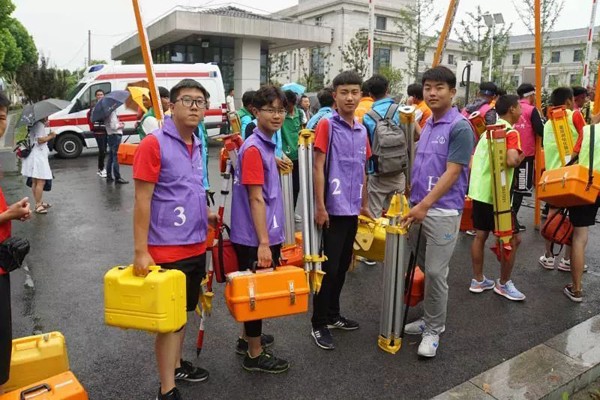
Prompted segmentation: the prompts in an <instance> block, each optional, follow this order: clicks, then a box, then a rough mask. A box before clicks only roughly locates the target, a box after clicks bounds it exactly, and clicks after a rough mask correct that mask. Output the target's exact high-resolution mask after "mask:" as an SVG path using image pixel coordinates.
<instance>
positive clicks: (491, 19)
mask: <svg viewBox="0 0 600 400" xmlns="http://www.w3.org/2000/svg"><path fill="white" fill-rule="evenodd" d="M483 20H484V21H485V24H486V25H487V27H488V28H492V34H491V35H490V70H489V72H488V80H489V81H490V82H491V81H492V67H493V65H494V35H496V24H498V25H500V24H504V18H503V17H502V13H497V14H494V15H492V14H490V13H489V12H488V13H486V14H483Z"/></svg>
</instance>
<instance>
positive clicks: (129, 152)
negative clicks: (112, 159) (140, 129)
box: [117, 143, 138, 165]
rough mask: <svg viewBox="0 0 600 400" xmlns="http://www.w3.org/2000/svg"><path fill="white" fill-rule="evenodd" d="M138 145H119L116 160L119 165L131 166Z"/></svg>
mask: <svg viewBox="0 0 600 400" xmlns="http://www.w3.org/2000/svg"><path fill="white" fill-rule="evenodd" d="M137 148H138V145H137V144H134V143H121V144H120V145H119V150H117V160H118V161H119V164H121V165H133V156H134V155H135V151H136V150H137Z"/></svg>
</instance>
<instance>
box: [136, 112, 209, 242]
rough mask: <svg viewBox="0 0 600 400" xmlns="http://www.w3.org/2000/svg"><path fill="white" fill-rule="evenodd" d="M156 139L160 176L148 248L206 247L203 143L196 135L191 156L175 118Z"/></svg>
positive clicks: (167, 120) (158, 132)
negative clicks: (178, 130) (200, 245)
mask: <svg viewBox="0 0 600 400" xmlns="http://www.w3.org/2000/svg"><path fill="white" fill-rule="evenodd" d="M152 135H154V136H155V137H156V139H158V144H159V146H160V175H159V177H158V182H157V183H156V185H155V186H154V193H153V195H152V203H151V211H150V230H149V231H148V244H149V245H153V246H168V245H187V244H196V243H202V242H204V241H205V240H206V230H207V226H208V215H207V210H206V192H205V190H204V185H203V184H202V177H203V176H204V174H203V172H202V169H203V163H202V155H201V153H202V149H201V148H200V147H201V143H200V141H199V140H198V139H197V138H196V137H195V136H193V135H192V138H193V141H194V142H193V151H192V155H191V156H190V152H189V150H188V147H187V145H186V144H185V142H184V141H183V139H181V136H180V135H179V132H177V128H176V127H175V123H174V122H173V120H172V119H171V118H165V124H164V125H163V127H162V128H160V129H158V130H157V131H154V132H153V133H152Z"/></svg>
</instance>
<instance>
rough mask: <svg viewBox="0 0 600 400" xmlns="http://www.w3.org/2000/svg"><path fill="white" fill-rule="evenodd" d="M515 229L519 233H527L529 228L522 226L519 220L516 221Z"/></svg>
mask: <svg viewBox="0 0 600 400" xmlns="http://www.w3.org/2000/svg"><path fill="white" fill-rule="evenodd" d="M515 228H516V229H517V231H518V232H525V231H526V230H527V227H525V226H523V225H521V223H520V222H519V221H518V220H515Z"/></svg>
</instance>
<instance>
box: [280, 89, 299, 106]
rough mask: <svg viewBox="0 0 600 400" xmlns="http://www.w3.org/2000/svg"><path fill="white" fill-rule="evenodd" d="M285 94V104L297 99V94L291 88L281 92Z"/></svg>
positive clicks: (287, 104)
mask: <svg viewBox="0 0 600 400" xmlns="http://www.w3.org/2000/svg"><path fill="white" fill-rule="evenodd" d="M283 93H284V94H285V99H286V104H285V106H286V107H287V106H289V105H290V104H294V105H295V104H296V102H297V101H298V95H297V94H296V92H294V91H293V90H286V91H285V92H283Z"/></svg>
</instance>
